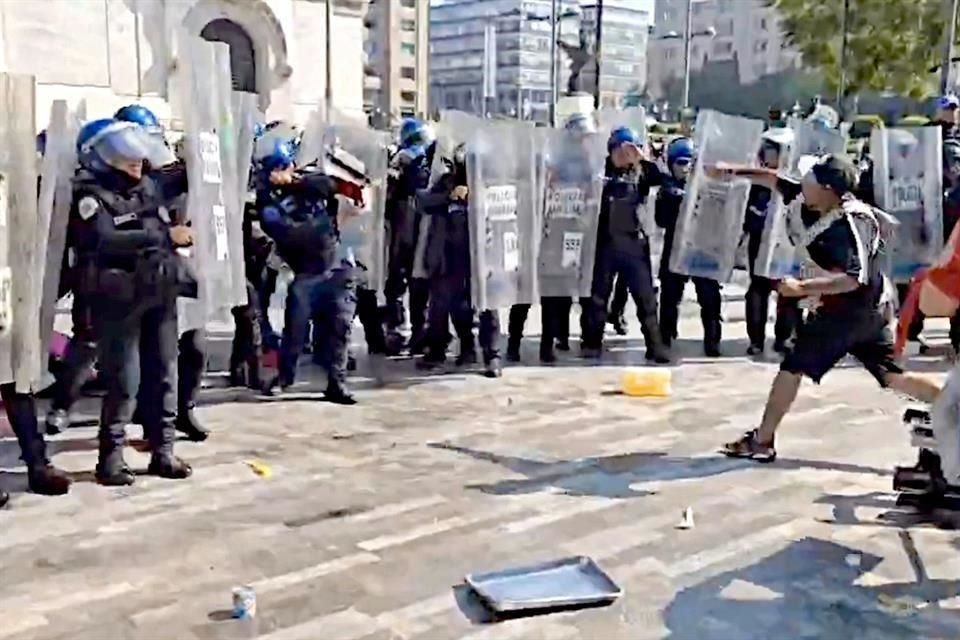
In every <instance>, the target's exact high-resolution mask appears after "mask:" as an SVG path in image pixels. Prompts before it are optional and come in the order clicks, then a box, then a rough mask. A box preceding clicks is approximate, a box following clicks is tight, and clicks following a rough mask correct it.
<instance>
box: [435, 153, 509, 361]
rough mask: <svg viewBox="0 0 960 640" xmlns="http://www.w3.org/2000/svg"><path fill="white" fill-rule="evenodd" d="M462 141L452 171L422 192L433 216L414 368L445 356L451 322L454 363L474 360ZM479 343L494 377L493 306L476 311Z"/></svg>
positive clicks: (495, 322)
mask: <svg viewBox="0 0 960 640" xmlns="http://www.w3.org/2000/svg"><path fill="white" fill-rule="evenodd" d="M467 195H468V194H467V166H466V146H465V145H463V144H461V145H459V146H458V147H457V148H456V149H455V150H454V153H453V159H452V161H451V170H450V171H448V172H447V173H446V174H444V175H443V176H442V177H441V178H440V179H439V180H437V182H436V184H435V185H434V186H433V187H432V188H431V189H430V190H429V192H427V193H424V194H422V195H421V197H420V206H421V207H422V208H423V211H424V214H425V215H429V216H430V217H431V225H430V234H429V237H428V239H427V246H426V251H425V256H424V262H425V266H426V269H427V273H428V275H429V281H430V307H429V316H428V321H427V340H426V353H425V355H424V357H423V359H422V360H421V361H420V362H419V363H418V367H420V368H424V369H432V368H434V367H436V366H439V365H442V364H443V363H444V362H445V361H446V351H447V345H448V343H449V339H450V335H449V331H448V329H447V328H448V327H449V326H450V322H451V321H452V322H453V326H454V329H455V330H456V332H457V337H458V338H459V340H460V354H459V355H458V356H457V360H456V364H457V366H466V365H471V364H474V363H476V361H477V353H476V346H475V341H474V336H473V322H474V309H473V307H472V306H471V300H470V296H471V289H470V274H471V263H470V222H469V218H468V212H467V206H468V204H467ZM479 337H480V348H481V349H482V350H483V362H484V367H485V369H484V375H486V376H487V377H488V378H498V377H500V375H501V365H500V347H499V344H498V343H499V339H500V318H499V314H498V313H497V312H496V311H494V310H492V309H484V310H481V311H480V336H479Z"/></svg>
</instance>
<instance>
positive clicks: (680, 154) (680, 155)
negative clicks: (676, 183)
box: [667, 138, 696, 180]
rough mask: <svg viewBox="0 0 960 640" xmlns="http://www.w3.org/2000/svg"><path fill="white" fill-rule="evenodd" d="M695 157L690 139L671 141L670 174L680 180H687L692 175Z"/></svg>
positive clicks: (669, 153)
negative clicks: (691, 170) (691, 169)
mask: <svg viewBox="0 0 960 640" xmlns="http://www.w3.org/2000/svg"><path fill="white" fill-rule="evenodd" d="M695 155H696V154H695V152H694V148H693V141H692V140H690V138H674V139H673V140H671V141H670V144H668V145H667V168H668V169H670V174H671V175H672V176H673V177H674V178H677V179H678V180H685V179H686V178H687V176H688V175H690V168H691V167H692V165H693V159H694V157H695Z"/></svg>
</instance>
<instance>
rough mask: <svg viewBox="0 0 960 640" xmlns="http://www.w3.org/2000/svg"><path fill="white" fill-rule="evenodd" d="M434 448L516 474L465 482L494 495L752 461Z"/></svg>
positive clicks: (840, 466)
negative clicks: (551, 456)
mask: <svg viewBox="0 0 960 640" xmlns="http://www.w3.org/2000/svg"><path fill="white" fill-rule="evenodd" d="M427 446H429V447H431V448H433V449H442V450H446V451H452V452H455V453H458V454H461V455H465V456H468V457H471V458H473V459H474V460H481V461H484V462H491V463H493V464H497V465H500V466H502V467H504V468H506V469H508V470H510V471H512V472H514V473H516V474H520V475H523V476H526V477H525V478H520V479H510V480H501V481H499V482H494V483H488V484H469V485H466V488H468V489H472V490H475V491H481V492H483V493H488V494H492V495H517V494H528V493H537V492H539V491H543V490H544V489H548V488H554V489H559V490H560V491H561V492H563V493H565V494H566V495H571V496H595V497H605V498H636V497H642V496H646V495H651V493H653V492H650V491H643V490H637V489H633V488H632V485H634V484H636V483H642V482H655V481H671V480H690V479H699V478H708V477H710V476H716V475H721V474H724V473H728V472H730V471H736V470H738V469H744V468H748V467H750V466H755V465H756V463H753V462H750V461H748V460H738V459H734V458H727V457H725V456H722V455H719V454H718V455H717V456H715V457H688V456H671V455H669V454H667V453H664V452H661V451H651V452H633V453H624V454H614V455H606V456H597V457H587V458H580V459H575V460H558V461H549V462H548V461H543V460H537V459H533V458H524V457H520V456H511V455H503V454H497V453H492V452H489V451H483V450H479V449H472V448H470V447H462V446H459V445H455V444H452V443H449V442H431V443H429V444H428V445H427ZM764 468H766V469H800V468H803V469H823V470H831V471H845V472H849V473H866V474H871V475H882V476H883V475H891V474H892V472H891V471H889V470H887V469H879V468H874V467H864V466H860V465H855V464H849V463H842V462H824V461H819V460H799V459H789V458H788V459H779V460H778V461H777V462H776V463H774V464H773V465H770V466H766V465H765V466H764Z"/></svg>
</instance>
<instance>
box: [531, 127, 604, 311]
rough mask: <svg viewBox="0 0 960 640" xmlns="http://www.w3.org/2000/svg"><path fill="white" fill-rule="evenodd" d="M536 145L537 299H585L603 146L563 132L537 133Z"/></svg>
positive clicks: (590, 137)
mask: <svg viewBox="0 0 960 640" xmlns="http://www.w3.org/2000/svg"><path fill="white" fill-rule="evenodd" d="M541 140H542V143H543V148H542V154H541V155H540V159H541V165H542V168H541V173H540V179H541V180H542V185H543V196H542V201H541V202H542V204H541V207H542V209H541V210H542V214H541V221H540V238H539V241H540V247H539V255H538V261H537V266H538V273H537V276H538V277H537V281H538V285H539V295H540V296H551V297H552V296H560V297H567V296H572V297H575V298H577V297H584V296H589V295H590V289H591V287H592V285H593V263H594V258H595V257H596V248H597V221H598V218H599V216H600V202H601V194H602V192H603V175H604V166H605V162H606V157H607V141H606V138H605V137H604V136H603V135H602V134H599V133H595V134H583V133H579V132H574V131H566V130H549V131H547V130H543V131H542V132H541Z"/></svg>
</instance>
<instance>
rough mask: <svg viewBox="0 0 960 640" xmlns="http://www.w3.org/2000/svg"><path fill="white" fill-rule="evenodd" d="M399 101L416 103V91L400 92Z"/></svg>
mask: <svg viewBox="0 0 960 640" xmlns="http://www.w3.org/2000/svg"><path fill="white" fill-rule="evenodd" d="M400 99H401V100H403V101H404V102H409V103H414V102H416V101H417V92H416V91H401V92H400Z"/></svg>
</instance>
